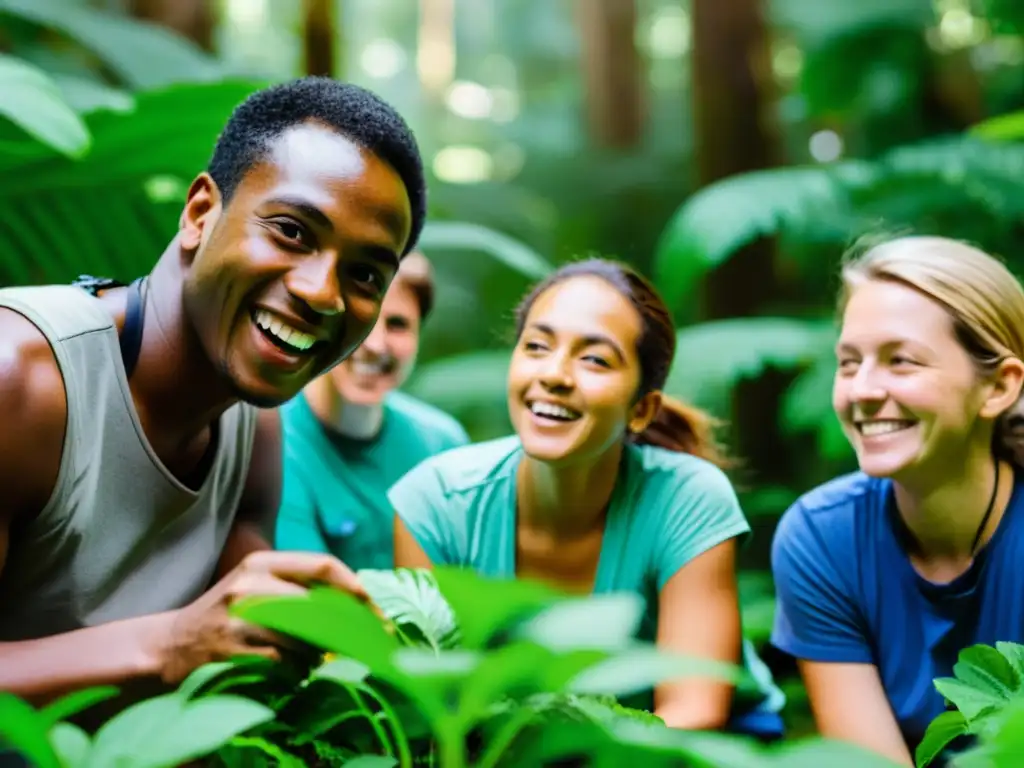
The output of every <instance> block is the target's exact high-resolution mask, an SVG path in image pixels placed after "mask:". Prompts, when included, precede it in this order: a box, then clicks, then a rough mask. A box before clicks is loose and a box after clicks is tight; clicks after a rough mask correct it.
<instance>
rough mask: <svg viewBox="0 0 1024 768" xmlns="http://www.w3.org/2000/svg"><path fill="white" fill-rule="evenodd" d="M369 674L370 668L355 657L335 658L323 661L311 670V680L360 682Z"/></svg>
mask: <svg viewBox="0 0 1024 768" xmlns="http://www.w3.org/2000/svg"><path fill="white" fill-rule="evenodd" d="M369 674H370V668H369V667H368V666H366V665H365V664H363V663H361V662H359V661H356V660H355V659H347V658H337V659H331V660H330V661H327V662H324V663H323V664H321V665H320V666H319V667H317V668H316V669H314V670H313V672H312V674H311V675H310V679H311V680H331V681H333V682H336V683H345V684H351V683H361V682H363V681H364V680H366V678H367V676H368V675H369Z"/></svg>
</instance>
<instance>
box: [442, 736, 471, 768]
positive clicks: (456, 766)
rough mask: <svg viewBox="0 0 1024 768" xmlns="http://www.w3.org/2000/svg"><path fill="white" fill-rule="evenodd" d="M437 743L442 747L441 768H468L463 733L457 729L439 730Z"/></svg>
mask: <svg viewBox="0 0 1024 768" xmlns="http://www.w3.org/2000/svg"><path fill="white" fill-rule="evenodd" d="M437 742H438V745H439V746H440V747H441V767H440V768H466V745H465V742H464V739H463V735H462V731H460V730H459V729H457V728H455V729H453V728H442V729H439V732H438V734H437Z"/></svg>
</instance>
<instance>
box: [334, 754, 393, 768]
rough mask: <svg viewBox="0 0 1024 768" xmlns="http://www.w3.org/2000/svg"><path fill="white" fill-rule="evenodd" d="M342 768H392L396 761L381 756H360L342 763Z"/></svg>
mask: <svg viewBox="0 0 1024 768" xmlns="http://www.w3.org/2000/svg"><path fill="white" fill-rule="evenodd" d="M342 765H343V766H344V768H394V767H395V766H396V765H398V761H397V760H395V758H393V757H385V756H383V755H360V756H359V757H357V758H354V759H352V760H347V761H345V762H344V763H342Z"/></svg>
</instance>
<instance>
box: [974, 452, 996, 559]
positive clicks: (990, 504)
mask: <svg viewBox="0 0 1024 768" xmlns="http://www.w3.org/2000/svg"><path fill="white" fill-rule="evenodd" d="M999 464H1000V461H999V459H996V478H995V482H993V483H992V497H991V498H990V499H989V500H988V509H986V510H985V516H984V517H982V518H981V525H979V526H978V532H977V533H975V534H974V543H973V544H971V557H974V552H975V550H977V548H978V542H980V541H981V534H982V533H983V532H984V531H985V526H986V525H987V524H988V519H989V518H990V517H992V510H993V509H995V507H996V496H998V495H999Z"/></svg>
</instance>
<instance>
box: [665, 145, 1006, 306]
mask: <svg viewBox="0 0 1024 768" xmlns="http://www.w3.org/2000/svg"><path fill="white" fill-rule="evenodd" d="M1022 173H1024V145H1019V144H1007V143H993V142H988V141H983V140H981V139H978V138H976V137H973V136H966V137H960V136H956V137H950V138H943V139H937V140H931V141H927V142H923V143H920V144H915V145H911V146H907V147H900V148H897V149H894V150H892V151H890V152H887V153H885V154H884V155H883V156H882V157H880V158H879V159H877V160H874V161H866V160H848V161H844V162H837V163H833V164H830V165H821V166H808V167H791V168H779V169H772V170H766V171H757V172H753V173H747V174H742V175H739V176H732V177H729V178H727V179H724V180H722V181H720V182H717V183H715V184H712V185H710V186H708V187H705V188H703V189H701V190H700V191H699V192H697V193H696V194H694V195H693V196H691V197H690V198H689V199H688V200H687V201H686V203H685V204H683V205H682V206H681V207H680V208H679V210H678V211H677V212H676V214H675V215H674V216H673V218H672V220H671V221H670V222H669V224H668V226H667V227H666V228H665V231H664V233H663V234H662V238H661V241H660V243H659V245H658V248H657V251H656V253H655V263H654V274H655V281H656V282H657V284H658V286H659V288H660V289H661V291H662V293H663V294H664V295H665V298H666V301H668V302H669V303H670V304H671V306H672V307H673V308H674V309H675V310H676V311H677V312H678V314H679V316H680V317H681V318H682V319H684V320H687V319H688V320H692V319H693V309H692V302H690V301H689V300H688V297H691V296H693V295H695V292H696V291H697V290H698V289H699V284H700V281H701V280H702V279H703V278H704V277H705V276H706V275H707V274H708V273H709V272H710V271H711V270H712V269H714V268H716V267H717V266H719V265H721V264H722V263H724V262H725V261H726V260H727V259H729V258H730V257H731V256H732V255H733V254H734V253H735V252H736V251H737V250H739V249H740V248H742V247H743V246H745V245H747V244H749V243H751V242H753V241H754V240H756V239H758V238H760V237H764V236H774V235H779V236H780V237H781V238H782V242H783V244H784V245H785V246H786V247H785V253H786V260H787V261H789V262H791V263H792V269H793V270H794V271H795V272H797V273H798V274H799V273H800V272H804V273H809V274H814V275H815V276H819V277H820V278H822V279H821V280H819V282H818V283H817V284H818V285H819V286H820V287H822V288H824V287H825V285H826V284H827V283H826V281H829V282H830V281H831V279H832V276H833V275H834V268H835V259H834V258H833V259H832V260H831V261H830V262H828V263H826V264H825V268H824V269H823V268H822V267H821V260H822V256H823V254H822V250H823V248H824V250H826V251H828V250H831V251H832V253H833V254H838V249H839V247H841V246H842V244H844V243H847V242H848V241H849V240H850V239H851V238H853V237H855V236H857V235H860V234H864V233H866V232H871V231H874V230H877V229H880V228H885V229H889V230H900V229H905V228H913V229H919V230H924V231H933V232H940V233H942V234H945V235H947V236H952V237H964V238H966V239H970V240H979V239H981V238H979V237H977V236H978V235H981V234H982V233H984V245H985V246H986V247H988V248H990V249H991V250H994V251H996V252H999V253H1003V254H1005V255H1006V256H1007V257H1011V256H1012V255H1013V253H1014V248H1013V247H1011V246H1012V244H1013V243H1014V242H1015V238H1016V237H1017V236H1018V234H1019V227H1020V226H1021V223H1022V217H1024V202H1022V200H1024V198H1022V197H1021V194H1020V190H1021V181H1020V180H1021V178H1022ZM800 244H802V245H804V246H814V247H810V248H808V247H804V248H802V249H801V248H797V247H795V246H797V245H800ZM800 256H802V257H803V260H802V261H799V262H794V259H795V258H797V257H800ZM821 296H822V297H823V298H825V299H826V301H827V302H828V303H831V301H832V298H831V291H830V290H829V291H824V292H822V293H821Z"/></svg>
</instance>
